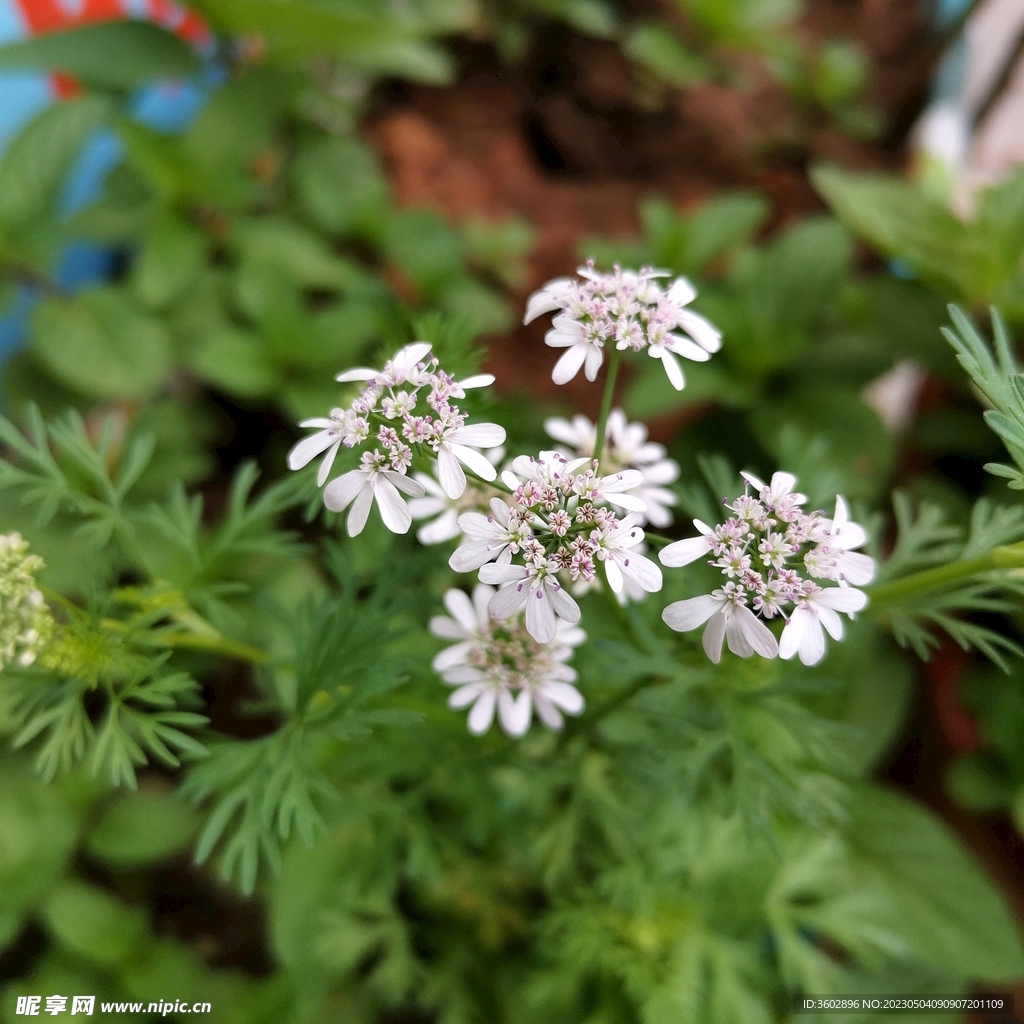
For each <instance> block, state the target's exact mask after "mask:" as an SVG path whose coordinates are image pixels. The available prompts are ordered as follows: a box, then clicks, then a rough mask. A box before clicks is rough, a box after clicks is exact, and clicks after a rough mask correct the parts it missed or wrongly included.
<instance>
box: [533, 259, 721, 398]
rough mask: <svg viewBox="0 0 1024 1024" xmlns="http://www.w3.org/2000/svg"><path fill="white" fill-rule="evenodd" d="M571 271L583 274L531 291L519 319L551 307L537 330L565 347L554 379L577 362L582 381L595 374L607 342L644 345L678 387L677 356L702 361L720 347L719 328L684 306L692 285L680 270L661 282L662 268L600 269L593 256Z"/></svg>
mask: <svg viewBox="0 0 1024 1024" xmlns="http://www.w3.org/2000/svg"><path fill="white" fill-rule="evenodd" d="M577 273H578V274H579V275H580V277H581V278H582V279H583V280H582V281H574V280H572V279H570V278H567V277H563V278H558V279H557V280H554V281H549V282H548V283H547V284H546V285H544V287H543V288H542V289H541V290H540V291H538V292H534V294H533V295H531V296H530V298H529V301H528V303H527V306H526V316H525V317H524V318H523V323H527V324H528V323H530V321H531V320H535V319H536V318H537V317H538V316H540V315H542V314H543V313H557V315H556V316H555V318H554V320H553V321H552V329H551V330H550V331H548V333H547V334H546V335H545V337H544V341H545V342H546V343H547V344H548V345H550V346H551V347H552V348H564V349H565V350H566V351H565V352H564V353H563V355H562V356H561V357H560V358H559V360H558V362H557V363H555V368H554V370H553V371H552V373H551V379H552V380H553V381H554V382H555V383H556V384H565V383H567V382H568V381H570V380H572V379H573V377H575V376H576V374H577V373H578V372H579V370H580V367H581V366H582V367H583V371H584V373H585V374H586V377H587V380H591V381H592V380H596V379H597V371H598V370H599V369H600V368H601V364H602V362H603V361H604V347H605V345H606V344H612V343H613V344H614V345H615V347H616V348H617V349H620V350H623V349H632V350H633V351H635V352H636V351H640V350H641V349H647V352H648V355H650V356H651V357H653V358H655V359H660V360H661V362H662V364H663V365H664V367H665V372H666V374H668V379H669V381H670V382H671V383H672V386H673V387H674V388H675V389H676V390H677V391H681V390H682V388H683V386H684V384H685V383H686V381H685V379H684V377H683V371H682V367H680V365H679V361H678V359H677V358H676V357H677V356H682V357H683V358H684V359H692V360H694V361H696V362H704V361H706V360H707V359H709V358H710V356H711V353H712V352H717V351H718V350H719V349H720V348H721V347H722V336H721V334H720V333H719V332H718V330H717V329H716V328H715V327H713V326H712V325H711V324H710V323H709V322H708V321H707V320H705V319H704V317H702V316H700V315H699V314H698V313H694V312H693V311H692V310H690V309H687V308H686V307H687V306H688V305H689V304H690V303H691V302H692V301H693V300H694V299H695V298H696V296H697V292H696V291H695V290H694V288H693V285H691V284H690V282H689V281H687V280H686V278H685V277H678V278H676V279H675V280H674V281H673V282H672V283H671V284H670V285H669V286H668V288H662V286H661V285H660V284H659V283H658V280H657V279H658V278H661V277H668V276H669V273H668V271H665V270H654V269H653V268H651V267H642V268H641V269H640V270H639V271H633V270H622V269H620V268H619V267H615V269H614V270H613V271H612V273H610V274H602V273H600V272H599V271H597V270H595V269H594V261H593V260H588V261H587V263H586V266H583V267H579V268H578V269H577Z"/></svg>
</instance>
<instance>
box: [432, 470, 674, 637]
mask: <svg viewBox="0 0 1024 1024" xmlns="http://www.w3.org/2000/svg"><path fill="white" fill-rule="evenodd" d="M501 479H502V483H504V484H505V486H506V487H508V488H509V490H510V491H511V492H512V493H511V494H510V495H508V496H507V498H506V499H505V500H504V501H503V500H502V499H501V498H493V499H492V500H491V506H490V507H491V515H490V516H484V515H481V514H479V513H472V512H470V513H466V514H465V515H462V516H460V517H459V528H460V529H461V530H462V531H463V532H464V533H465V534H466V535H467V538H468V539H467V540H466V541H465V542H464V543H463V544H462V545H460V546H459V547H458V548H456V550H455V552H454V553H453V554H452V557H451V559H450V560H449V564H450V565H451V567H452V568H453V569H455V570H456V571H457V572H468V571H470V570H472V569H479V570H480V581H481V582H482V583H492V584H497V585H499V586H500V587H501V589H500V590H499V591H498V592H497V593H496V594H495V595H494V596H493V597H492V598H491V600H490V614H491V615H492V616H493V617H494V618H496V619H507V618H509V617H510V616H511V615H512V614H513V613H515V612H516V611H518V610H519V609H520V608H521V607H522V606H523V605H524V604H525V606H526V616H525V622H526V629H527V631H528V632H529V634H530V635H531V636H532V637H533V638H534V639H536V640H538V641H540V642H541V643H548V642H549V641H551V640H552V639H554V636H555V634H556V632H557V630H558V628H559V622H560V621H565V622H570V623H572V622H577V621H578V620H579V617H580V610H579V606H578V605H577V604H576V602H575V601H574V600H573V599H572V597H570V596H569V594H568V593H567V592H566V590H565V587H564V584H563V580H567V581H569V582H576V581H578V580H585V581H587V582H590V581H592V580H594V578H595V576H596V573H597V565H598V563H599V562H604V563H605V575H606V577H607V580H608V584H609V586H610V587H611V588H612V590H613V591H615V592H616V593H618V592H619V591H621V590H622V588H623V585H624V580H627V579H628V580H630V581H631V582H633V583H635V584H636V585H637V586H639V587H640V588H642V589H643V590H645V591H647V592H648V593H653V592H654V591H657V590H660V589H661V582H662V580H661V570H660V569H659V568H658V567H657V565H655V564H654V562H652V561H651V560H650V559H649V558H645V557H644V556H643V555H642V554H640V553H639V551H638V550H636V549H637V548H638V547H639V545H640V544H641V543H642V541H643V537H644V533H643V530H641V529H640V528H639V527H638V526H636V525H635V524H636V521H637V519H636V516H635V515H627V516H626V518H624V519H619V517H618V514H617V511H616V510H617V509H624V510H626V511H627V512H643V511H644V503H643V501H641V500H640V499H639V498H637V497H636V495H635V494H631V493H630V492H631V491H632V490H634V489H635V488H636V487H638V486H639V485H640V484H641V483H643V474H641V473H640V472H638V471H637V470H623V471H621V472H619V473H614V474H610V475H608V476H599V475H598V468H597V463H596V462H595V461H594V460H593V459H586V458H584V459H575V460H573V461H571V462H570V461H568V460H567V459H566V458H565V457H564V456H563V455H560V454H559V453H558V452H553V451H552V452H541V453H540V458H539V459H533V458H530V457H527V456H520V457H519V458H517V459H515V460H514V461H513V463H512V469H511V470H508V471H506V472H505V473H503V474H502V476H501Z"/></svg>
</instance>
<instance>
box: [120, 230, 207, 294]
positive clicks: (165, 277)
mask: <svg viewBox="0 0 1024 1024" xmlns="http://www.w3.org/2000/svg"><path fill="white" fill-rule="evenodd" d="M205 255H206V238H205V236H204V235H203V232H202V231H200V230H199V229H198V228H196V227H194V226H193V225H191V224H188V223H186V222H185V221H183V220H181V219H179V218H178V217H175V216H172V215H167V216H165V217H163V218H162V219H161V220H160V221H158V222H157V223H156V224H155V225H153V228H152V230H151V231H150V234H149V237H148V238H147V239H146V245H145V247H144V248H143V250H142V252H141V253H140V254H139V257H138V259H137V260H136V262H135V265H134V266H133V267H132V286H133V288H134V290H135V294H136V295H137V296H138V298H139V301H140V302H141V303H142V304H143V305H144V306H148V307H149V308H150V309H164V308H165V307H167V306H169V305H170V304H171V303H172V302H174V301H175V300H176V299H177V298H179V297H180V296H181V295H182V293H183V292H184V291H185V289H186V288H188V286H189V285H190V284H191V283H192V281H193V280H194V279H195V277H196V275H197V274H198V273H199V271H200V269H201V268H202V266H203V260H204V257H205Z"/></svg>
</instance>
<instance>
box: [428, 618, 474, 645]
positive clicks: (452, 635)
mask: <svg viewBox="0 0 1024 1024" xmlns="http://www.w3.org/2000/svg"><path fill="white" fill-rule="evenodd" d="M430 632H431V633H433V634H434V636H439V637H442V638H443V639H445V640H465V639H466V631H465V630H464V629H463V628H462V626H460V625H459V624H458V623H457V622H456V621H455V620H454V619H449V618H448V616H447V615H435V616H433V618H431V620H430Z"/></svg>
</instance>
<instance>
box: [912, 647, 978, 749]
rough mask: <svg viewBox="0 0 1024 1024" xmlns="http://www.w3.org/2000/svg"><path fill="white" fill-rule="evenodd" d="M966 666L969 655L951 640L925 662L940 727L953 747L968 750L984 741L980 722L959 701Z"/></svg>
mask: <svg viewBox="0 0 1024 1024" xmlns="http://www.w3.org/2000/svg"><path fill="white" fill-rule="evenodd" d="M966 668H967V655H965V654H964V652H963V651H961V650H960V648H959V647H955V646H954V645H953V644H951V643H946V644H944V645H943V646H942V647H940V648H939V650H937V651H936V652H935V654H934V655H932V660H931V661H929V662H926V663H925V676H926V678H927V679H928V682H929V684H930V689H931V694H932V702H933V704H934V705H935V712H936V714H937V716H938V719H939V728H940V729H941V730H942V733H943V735H944V736H945V737H946V739H947V740H948V741H949V743H950V744H951V745H952V746H953V748H954V749H956V750H960V751H965V752H966V751H971V750H976V749H977V748H978V746H979V744H980V742H981V740H980V738H979V736H978V723H977V722H976V721H975V720H974V716H973V715H972V714H971V713H970V712H969V711H968V710H967V709H966V708H965V707H964V706H963V704H961V703H960V695H959V692H958V684H959V682H960V677H961V676H962V675H963V673H964V669H966Z"/></svg>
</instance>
